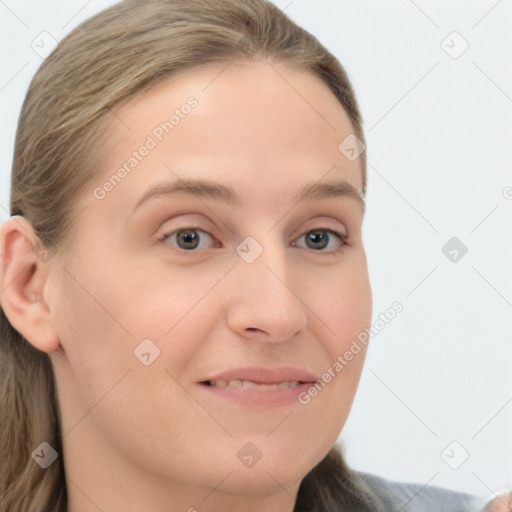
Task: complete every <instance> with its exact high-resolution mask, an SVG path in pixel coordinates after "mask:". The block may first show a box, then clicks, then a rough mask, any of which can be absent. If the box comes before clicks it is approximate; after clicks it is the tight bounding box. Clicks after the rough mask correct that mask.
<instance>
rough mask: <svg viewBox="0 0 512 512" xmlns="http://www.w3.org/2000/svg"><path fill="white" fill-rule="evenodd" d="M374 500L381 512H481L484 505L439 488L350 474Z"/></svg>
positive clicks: (470, 496) (477, 499) (368, 474)
mask: <svg viewBox="0 0 512 512" xmlns="http://www.w3.org/2000/svg"><path fill="white" fill-rule="evenodd" d="M354 473H355V474H356V475H357V476H358V477H359V478H360V480H361V481H363V482H364V483H365V485H366V486H367V487H368V490H369V491H370V492H371V494H372V495H373V496H374V497H375V498H377V501H378V503H379V504H380V505H381V507H382V512H398V511H400V512H484V509H485V503H484V502H483V500H482V499H480V498H478V497H476V496H473V495H471V494H466V493H461V492H456V491H449V490H447V489H443V488H441V487H435V486H430V485H427V486H425V485H422V484H417V483H407V482H396V481H392V480H387V479H385V478H382V477H380V476H377V475H374V474H371V473H364V472H361V471H354Z"/></svg>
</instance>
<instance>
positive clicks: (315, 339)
mask: <svg viewBox="0 0 512 512" xmlns="http://www.w3.org/2000/svg"><path fill="white" fill-rule="evenodd" d="M171 116H174V117H171ZM352 133H353V129H352V126H351V123H350V121H349V119H348V117H347V115H346V113H345V112H344V110H343V109H342V107H341V105H340V104H339V103H338V101H337V100H336V98H335V96H334V95H333V94H332V93H331V92H330V90H329V89H328V87H327V86H326V85H325V84H324V83H323V82H321V81H320V79H319V78H317V77H316V76H313V75H309V74H307V73H304V72H302V71H296V70H292V69H290V68H287V67H284V66H282V65H277V64H270V63H258V64H247V65H234V64H232V65H231V66H229V67H227V68H226V66H225V65H224V64H223V65H209V66H206V67H203V68H201V69H197V70H194V71H193V72H190V73H189V74H187V75H186V76H185V77H182V78H180V79H177V80H174V81H172V82H167V83H165V84H161V85H159V86H158V87H156V88H153V89H151V90H150V91H148V92H145V93H143V94H141V95H139V96H138V97H136V98H134V99H132V100H130V101H129V102H128V103H125V104H124V105H122V106H120V107H118V108H117V109H115V112H114V113H113V114H112V115H109V130H108V136H107V137H106V138H105V139H104V141H103V144H102V147H101V148H97V151H98V155H99V157H100V158H101V161H102V165H101V167H100V169H99V170H98V175H97V176H95V178H94V180H93V182H92V183H91V184H90V186H89V187H88V188H86V190H84V191H83V193H82V194H81V196H80V197H79V201H78V202H77V203H76V208H75V210H76V212H77V213H78V212H81V213H80V214H79V215H78V216H77V217H76V220H75V222H74V224H73V232H74V237H73V239H72V243H71V246H70V248H69V249H65V250H64V248H62V249H61V250H60V251H57V253H56V256H55V257H54V258H53V259H52V260H50V264H51V271H50V274H49V280H48V297H49V302H50V310H51V314H52V319H53V320H52V321H53V323H54V325H55V328H56V330H57V332H58V335H59V339H60V344H61V347H62V350H59V351H56V352H52V353H51V358H52V363H53V365H54V369H55V374H56V378H57V386H58V392H59V401H60V407H61V414H62V432H63V436H64V457H65V464H66V472H67V476H68V477H69V478H71V479H72V481H73V482H74V483H75V484H76V485H77V486H78V487H79V488H80V489H81V491H80V492H81V493H83V494H86V495H87V496H89V497H90V499H91V500H92V501H93V502H94V503H96V505H97V506H99V507H100V508H102V505H105V504H107V503H110V502H109V501H108V500H109V499H110V498H109V494H108V493H106V492H105V493H103V492H102V491H98V489H103V488H104V486H105V485H104V484H105V479H106V475H109V476H108V479H109V480H111V481H112V487H113V488H115V489H116V491H114V492H117V493H119V490H120V489H123V492H124V493H125V494H124V495H125V496H126V497H130V496H132V497H133V499H134V500H135V499H136V497H137V496H138V495H140V493H141V492H147V490H148V489H151V490H152V492H151V495H150V496H149V497H148V499H149V500H150V501H151V499H153V498H154V501H153V502H151V504H152V505H155V507H156V506H157V503H156V501H157V498H156V496H157V495H158V494H159V493H160V494H161V493H162V492H168V493H169V495H170V496H171V495H172V496H174V497H176V496H177V494H176V490H177V489H179V491H180V492H181V494H182V495H183V494H186V493H187V492H188V493H189V496H200V497H201V499H202V498H204V497H207V498H205V499H206V501H204V504H205V506H204V507H203V508H206V505H207V504H208V503H211V504H213V503H214V502H215V500H216V499H217V498H219V499H220V497H222V496H224V497H225V496H227V495H230V494H240V495H241V494H245V495H259V496H263V495H270V494H278V493H281V494H282V495H283V496H284V495H285V494H286V493H284V491H283V489H284V488H289V489H288V495H286V496H284V498H283V499H284V500H288V502H290V503H292V502H293V499H292V497H294V496H295V493H296V490H297V486H298V482H299V480H300V479H301V478H302V477H303V476H304V474H305V473H306V472H307V471H309V470H310V469H311V468H312V467H313V466H314V465H315V464H316V463H317V462H319V461H320V460H321V459H322V458H323V457H324V456H325V454H326V453H327V452H328V451H329V449H330V448H331V446H332V445H333V443H334V442H335V441H336V439H337V437H338V435H339V433H340V431H341V429H342V427H343V425H344V423H345V421H346V419H347V415H348V413H349V410H350V408H351V405H352V401H353V398H354V394H355V392H356V388H357V385H358V381H359V377H360V374H361V369H362V366H363V362H364V358H365V352H366V350H365V348H364V347H363V349H362V350H360V351H359V352H358V353H357V354H356V355H354V356H353V358H352V360H351V361H350V362H348V361H347V362H346V364H344V365H343V369H342V370H339V366H337V367H336V368H337V369H338V370H333V365H334V363H335V362H336V361H338V362H339V361H340V359H338V357H339V356H340V357H343V355H344V354H345V352H346V351H347V350H349V348H350V346H351V344H352V342H353V340H355V339H356V337H357V335H358V334H359V333H360V332H361V331H363V330H364V329H365V328H366V327H368V326H369V325H370V324H371V313H372V307H371V303H372V298H371V288H370V284H369V279H368V271H367V262H366V256H365V251H364V247H363V241H362V236H361V224H362V220H363V203H362V201H360V199H358V197H361V193H362V178H361V168H360V159H355V160H354V159H353V158H351V159H349V158H347V157H346V156H345V155H344V154H343V153H342V152H341V151H340V149H339V146H340V143H341V142H342V141H344V139H345V138H346V137H347V136H349V135H350V134H352ZM144 148H145V149H144ZM113 176H114V177H113ZM308 191H309V192H308ZM347 191H352V193H351V192H347ZM354 191H355V192H356V193H355V194H354V193H353V192H354ZM302 195H303V196H304V197H301V196H302ZM180 230H181V232H180ZM336 232H338V233H340V234H341V236H338V235H336V234H335V233H336ZM345 236H346V237H347V239H346V242H344V241H343V239H344V237H345ZM329 371H330V375H331V379H329V380H330V382H327V383H326V382H325V380H324V381H323V384H322V386H321V388H320V389H321V390H320V391H318V390H317V393H316V395H315V394H314V392H313V393H308V389H309V388H310V387H311V385H312V383H313V382H315V381H316V380H321V379H322V375H324V374H325V373H326V372H329ZM228 381H229V382H228ZM297 382H298V384H297ZM313 395H314V396H313ZM135 481H136V482H138V484H137V486H135V485H134V484H133V482H135ZM71 487H72V488H73V489H75V488H74V486H71ZM199 487H200V488H201V492H200V493H199V494H198V488H199ZM141 489H144V491H141ZM192 489H194V492H192ZM72 492H76V494H79V493H78V492H77V491H76V490H74V491H72ZM151 496H153V498H151ZM77 499H78V498H77ZM187 503H189V506H190V507H192V506H197V508H198V510H201V508H200V505H199V503H200V502H199V501H196V504H194V503H190V502H187ZM150 509H151V507H150V506H149V507H148V510H150ZM185 510H186V509H185Z"/></svg>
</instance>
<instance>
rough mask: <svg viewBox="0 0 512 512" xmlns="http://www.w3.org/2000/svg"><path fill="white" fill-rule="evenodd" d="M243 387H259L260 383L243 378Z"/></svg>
mask: <svg viewBox="0 0 512 512" xmlns="http://www.w3.org/2000/svg"><path fill="white" fill-rule="evenodd" d="M242 387H243V388H257V387H259V385H258V384H256V382H251V381H250V380H243V381H242Z"/></svg>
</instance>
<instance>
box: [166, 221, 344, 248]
mask: <svg viewBox="0 0 512 512" xmlns="http://www.w3.org/2000/svg"><path fill="white" fill-rule="evenodd" d="M180 231H198V232H201V233H206V234H207V235H208V236H210V237H211V238H212V239H213V240H215V238H214V237H213V236H212V235H211V234H210V233H208V232H207V231H205V230H203V229H201V228H199V227H194V226H188V227H183V228H179V229H176V230H174V231H171V232H169V233H166V234H164V235H163V236H161V237H160V238H159V239H158V241H159V242H162V243H166V244H168V242H167V240H168V239H169V238H170V237H171V236H172V235H175V234H177V233H179V232H180ZM314 231H320V232H323V233H329V234H330V235H334V236H335V237H337V238H338V240H339V241H340V243H341V245H340V247H337V248H336V249H330V250H326V249H320V250H315V249H309V250H310V251H312V252H319V253H320V252H323V253H326V254H335V253H338V252H340V251H342V250H343V249H344V248H345V246H347V245H348V235H345V234H344V233H341V232H339V231H336V230H334V229H331V228H322V227H318V228H313V229H309V230H308V231H306V232H305V233H303V234H302V235H301V236H300V237H299V238H298V239H300V238H302V237H303V236H305V235H307V234H308V233H312V232H314ZM298 239H297V240H298ZM294 244H295V242H294ZM168 245H170V244H168ZM293 246H294V247H295V245H293ZM300 249H304V247H300ZM305 249H308V248H307V247H305ZM173 250H175V251H176V252H180V253H192V252H198V251H199V250H200V249H188V250H187V249H180V248H173Z"/></svg>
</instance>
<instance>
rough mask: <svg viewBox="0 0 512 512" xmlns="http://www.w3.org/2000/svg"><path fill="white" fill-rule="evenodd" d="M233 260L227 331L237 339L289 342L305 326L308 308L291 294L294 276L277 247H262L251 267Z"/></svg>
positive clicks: (238, 260) (282, 248) (249, 264)
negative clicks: (238, 337)
mask: <svg viewBox="0 0 512 512" xmlns="http://www.w3.org/2000/svg"><path fill="white" fill-rule="evenodd" d="M248 261H250V259H249V260H245V259H244V258H243V257H238V256H237V259H236V263H235V268H234V269H233V272H232V275H231V277H230V279H231V280H230V286H231V292H230V293H229V303H228V307H227V313H226V322H227V324H228V327H229V328H230V329H231V330H232V331H233V332H235V333H237V334H238V335H239V336H242V337H245V338H248V339H259V340H264V341H269V342H283V341H286V340H290V339H291V338H293V337H294V336H296V335H297V334H299V333H300V332H302V331H303V330H304V329H305V328H306V326H307V307H306V305H305V302H303V301H304V299H305V298H302V297H300V296H299V295H298V293H297V291H295V290H294V283H296V282H297V275H293V274H292V269H291V268H290V263H289V262H287V261H286V253H285V248H284V247H283V246H282V245H281V244H280V243H277V242H275V243H272V246H271V244H270V242H268V243H267V244H265V247H263V252H262V253H261V254H260V255H259V256H258V257H257V258H256V259H255V260H254V261H252V262H251V263H248Z"/></svg>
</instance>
